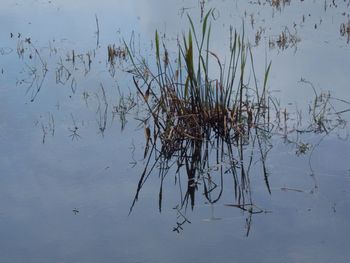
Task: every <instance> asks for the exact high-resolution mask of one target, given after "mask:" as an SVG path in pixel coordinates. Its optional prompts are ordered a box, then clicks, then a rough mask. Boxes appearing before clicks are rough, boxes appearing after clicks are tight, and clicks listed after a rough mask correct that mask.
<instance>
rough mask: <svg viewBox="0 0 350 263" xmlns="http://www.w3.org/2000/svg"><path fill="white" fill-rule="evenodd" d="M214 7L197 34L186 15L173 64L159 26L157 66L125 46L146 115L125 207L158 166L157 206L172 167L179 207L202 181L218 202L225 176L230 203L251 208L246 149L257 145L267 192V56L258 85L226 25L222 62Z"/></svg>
mask: <svg viewBox="0 0 350 263" xmlns="http://www.w3.org/2000/svg"><path fill="white" fill-rule="evenodd" d="M211 14H212V11H209V12H208V13H207V14H206V15H205V16H204V18H203V20H202V22H201V24H200V27H201V32H200V33H198V32H196V29H195V26H194V23H193V21H192V19H191V18H190V17H188V20H189V24H190V29H189V31H188V34H186V35H183V38H182V40H181V41H178V45H177V47H178V52H177V58H176V60H175V61H176V62H175V63H172V61H173V60H172V58H170V56H169V52H168V50H167V47H166V45H165V43H163V42H162V41H161V40H160V38H159V34H158V32H157V31H156V32H155V61H156V63H155V68H154V69H153V68H151V67H150V66H148V65H147V64H146V62H145V60H144V59H143V58H138V57H135V56H133V55H132V54H131V52H128V53H129V56H130V60H131V62H132V67H133V70H132V71H130V72H133V80H134V84H135V87H136V89H137V91H138V93H139V95H140V97H141V98H142V99H143V102H144V104H145V107H146V109H147V115H146V116H145V118H144V119H143V123H144V129H145V138H146V142H145V144H146V145H145V151H144V158H145V167H144V170H143V172H142V174H141V177H140V179H139V183H138V186H137V190H136V194H135V198H134V201H133V204H132V206H131V208H130V212H131V211H132V208H133V207H134V205H135V202H136V201H137V200H138V198H139V195H140V191H141V189H142V187H143V185H144V184H145V182H146V181H147V179H148V178H149V176H150V175H151V174H152V172H154V171H156V170H157V171H158V173H159V177H160V180H161V184H160V189H159V210H160V211H161V209H162V199H163V183H164V181H165V179H166V176H167V174H169V173H170V171H171V173H172V174H175V184H177V185H178V186H179V188H180V202H179V205H178V206H177V208H176V209H177V210H178V211H181V209H183V208H186V207H187V206H188V205H190V206H191V208H193V207H194V205H195V193H196V191H197V190H199V189H200V188H202V189H203V195H204V197H205V199H206V201H207V202H209V203H211V204H213V203H215V202H217V201H218V200H219V199H220V197H221V196H222V193H223V190H224V188H223V184H224V180H228V179H230V180H232V182H233V184H232V185H233V187H232V191H233V193H234V198H233V200H232V203H233V204H234V205H235V206H236V207H239V208H241V209H243V210H245V211H248V212H250V213H255V212H257V211H255V210H254V206H253V203H252V200H251V193H250V179H249V171H250V168H251V166H252V164H253V163H256V162H253V160H252V159H253V154H251V153H252V152H253V151H256V150H257V151H258V152H259V155H258V156H259V157H258V163H260V164H261V168H262V170H261V171H262V173H261V174H262V175H261V180H262V182H265V184H266V186H267V188H266V189H267V191H268V192H269V191H270V188H269V184H268V172H267V169H266V166H265V159H266V153H267V151H268V149H269V145H268V136H267V133H268V130H269V127H270V126H269V122H270V121H269V118H270V110H269V102H268V101H269V100H270V98H269V96H268V91H267V80H268V75H269V70H270V67H271V63H270V64H269V65H266V67H265V74H264V76H263V82H262V83H261V84H260V85H259V84H258V83H259V82H258V80H257V77H256V74H255V68H254V57H253V53H252V50H251V47H250V45H249V44H248V43H247V42H246V41H245V36H244V29H243V32H242V34H241V35H240V34H239V33H237V32H236V31H234V30H233V29H232V28H231V30H230V36H231V37H230V46H229V59H228V63H227V64H223V63H222V62H221V59H220V58H219V56H218V55H217V54H216V53H215V52H214V51H213V50H211V47H210V44H211V38H210V35H211V28H212V27H211V23H210V16H211ZM246 155H247V156H246ZM246 157H247V158H246ZM182 176H185V178H182ZM182 189H186V190H184V191H183V190H182ZM262 211H263V210H259V211H258V212H262Z"/></svg>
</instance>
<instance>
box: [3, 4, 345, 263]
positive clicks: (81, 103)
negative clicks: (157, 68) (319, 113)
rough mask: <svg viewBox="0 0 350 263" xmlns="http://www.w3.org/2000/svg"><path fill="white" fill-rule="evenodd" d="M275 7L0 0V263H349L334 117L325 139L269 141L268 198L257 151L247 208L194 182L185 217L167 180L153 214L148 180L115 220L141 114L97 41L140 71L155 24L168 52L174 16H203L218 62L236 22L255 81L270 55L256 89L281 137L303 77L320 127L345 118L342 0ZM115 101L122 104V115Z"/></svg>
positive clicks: (297, 108)
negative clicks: (271, 104) (273, 107)
mask: <svg viewBox="0 0 350 263" xmlns="http://www.w3.org/2000/svg"><path fill="white" fill-rule="evenodd" d="M277 2H278V1H250V2H248V1H243V0H235V1H228V0H226V1H170V0H167V1H156V0H151V1H146V0H141V1H126V0H125V1H124V0H120V1H113V0H101V1H82V0H77V1H74V2H72V1H66V0H57V1H55V0H51V1H46V0H45V1H44V0H36V1H35V0H27V1H24V0H22V1H10V0H4V1H2V3H1V7H0V71H1V74H0V142H1V148H0V153H1V154H0V262H11V263H12V262H33V263H34V262H35V263H37V262H344V263H345V262H349V260H350V251H349V249H348V247H349V243H350V226H349V218H350V209H349V208H350V190H349V189H350V188H349V186H350V164H349V156H350V143H349V140H348V139H347V136H348V131H347V129H348V125H347V124H345V125H341V127H337V128H334V129H329V132H328V134H327V133H314V132H312V133H309V132H307V133H300V134H299V133H297V132H295V130H294V132H290V133H288V134H287V133H286V132H285V131H283V127H282V128H281V130H280V131H279V132H275V133H274V134H273V136H272V137H271V138H270V140H271V141H270V143H269V145H270V146H272V147H270V146H269V147H268V149H269V150H268V153H267V155H266V169H267V170H268V178H269V188H270V190H271V194H270V193H269V191H268V189H267V187H266V184H265V182H264V177H263V175H262V170H261V162H260V159H259V157H257V158H256V159H254V161H253V165H252V169H251V170H250V185H251V189H250V190H251V195H252V197H253V199H254V209H255V210H254V211H261V213H256V214H254V213H250V212H249V211H243V210H242V209H238V208H237V207H235V206H233V204H236V203H237V200H236V199H235V195H234V191H233V186H232V180H230V178H226V177H227V175H225V178H224V186H223V194H222V196H221V198H220V200H219V201H218V202H216V203H215V204H209V203H208V201H207V200H206V198H205V197H204V196H203V194H202V192H201V188H200V187H199V190H198V191H197V193H196V199H195V205H194V208H193V210H192V209H191V208H190V206H188V207H187V209H182V210H181V211H180V212H181V214H182V215H181V214H179V211H178V210H177V209H174V208H175V207H176V206H177V205H178V204H179V196H180V191H179V186H178V185H179V184H178V182H176V184H175V178H174V175H173V174H171V172H170V173H169V174H168V175H167V177H166V178H165V180H164V182H163V198H162V199H163V200H162V212H161V213H160V212H159V207H158V194H159V188H160V184H161V182H160V179H159V177H158V172H157V171H155V172H154V173H152V174H151V175H150V177H149V178H148V180H147V181H146V183H145V184H144V186H143V187H142V190H141V192H140V196H139V199H138V201H137V202H136V203H135V206H134V208H133V210H132V212H131V213H130V214H129V210H130V207H131V204H132V202H133V199H134V196H135V192H136V189H137V184H138V181H139V178H140V175H141V173H142V171H143V169H144V166H145V160H144V158H143V157H144V147H145V136H144V130H143V126H142V123H141V125H140V121H139V120H137V118H140V116H142V114H143V112H142V111H143V110H142V107H141V106H140V107H141V108H139V107H138V105H140V104H141V102H140V100H139V99H138V98H137V97H136V96H134V95H133V94H135V93H136V89H135V87H134V84H133V81H132V78H131V77H130V75H129V73H128V72H130V69H131V64H130V61H129V60H128V59H124V58H123V56H122V55H121V57H120V58H117V63H116V64H115V65H114V66H113V67H112V66H111V64H110V63H109V62H108V53H107V47H108V46H112V45H113V44H114V45H115V47H116V48H117V47H123V43H124V41H125V42H126V43H127V44H128V45H129V47H130V48H131V49H132V52H133V53H134V54H137V55H138V56H140V57H141V56H142V57H143V58H144V59H145V60H146V61H148V62H149V63H150V64H152V63H154V62H153V60H152V59H154V53H155V48H154V32H155V30H158V32H160V35H161V39H162V41H164V43H165V44H166V45H167V48H168V50H169V54H170V56H173V57H176V55H177V49H176V41H177V39H178V38H182V34H183V33H184V32H187V31H188V29H189V23H188V18H187V14H188V15H190V16H191V17H192V19H193V21H195V25H196V26H200V22H199V21H200V20H201V17H202V16H203V14H204V15H205V13H206V12H208V11H209V10H210V8H212V10H213V12H212V16H211V17H210V20H211V23H212V33H211V34H212V37H211V39H212V45H211V47H212V50H213V52H215V53H216V54H217V55H218V57H220V58H222V61H225V59H228V58H227V56H228V55H227V52H226V50H227V49H228V48H229V43H230V26H233V27H234V28H236V29H237V31H238V32H242V30H243V27H244V30H245V34H246V37H247V39H248V40H249V42H250V43H251V44H252V47H253V48H252V52H253V54H254V60H255V67H256V74H257V76H258V80H259V82H262V81H263V73H264V70H265V68H266V65H267V64H268V62H269V61H272V67H271V72H270V75H269V80H268V88H269V90H270V92H271V94H272V95H273V96H274V97H275V98H276V103H277V102H278V105H279V106H280V107H281V109H282V112H283V110H284V109H286V112H287V111H288V112H289V114H290V115H288V116H289V117H288V121H287V125H288V127H291V130H293V129H292V128H293V127H294V126H296V123H299V124H300V126H302V127H304V128H305V129H307V127H308V126H309V124H310V122H311V121H310V114H309V109H310V108H312V105H313V104H312V103H313V101H314V99H315V94H314V91H313V89H312V88H311V85H310V83H311V84H312V85H313V87H314V88H315V90H316V92H317V94H321V93H325V94H328V92H329V94H330V97H331V98H333V100H332V107H333V106H334V109H332V110H333V111H332V113H331V114H330V115H329V116H328V117H329V118H333V117H334V118H335V115H337V114H334V113H335V112H341V111H344V113H343V114H342V115H341V116H342V118H343V120H344V121H348V120H349V117H350V115H349V112H348V111H347V110H348V109H349V108H350V104H349V103H348V101H349V100H350V91H349V67H348V63H349V59H350V44H349V35H350V33H349V32H350V22H349V21H350V20H349V15H350V7H349V2H348V1H343V0H338V1H337V0H336V1H328V0H325V1H312V0H309V1H281V3H280V5H277V4H276V3H277ZM243 24H244V25H243ZM347 26H349V29H347ZM343 27H345V31H344V30H342V28H343ZM347 30H348V31H347ZM186 34H187V33H186ZM281 36H284V37H285V38H284V41H282V38H281ZM73 58H74V61H73ZM301 79H304V80H305V81H306V82H301V81H300V80H301ZM121 98H124V102H125V103H122V101H121ZM128 98H129V99H128ZM339 99H341V100H342V101H341V100H339ZM123 105H124V106H125V105H126V106H127V107H128V106H130V105H133V110H132V111H130V112H128V114H127V115H126V119H124V118H123V115H121V114H118V113H120V110H121V108H120V107H121V106H123ZM310 105H311V106H310ZM118 110H119V111H118ZM125 122H126V123H125ZM298 127H299V126H298ZM298 127H296V129H298ZM296 142H297V143H296ZM300 146H305V147H306V148H305V153H303V152H300V151H302V149H303V148H300ZM298 147H299V148H298ZM253 153H254V154H258V153H257V152H255V150H253ZM184 178H185V177H184ZM184 219H186V220H188V221H186V220H184ZM184 221H185V223H183V222H184ZM178 223H183V224H180V225H179V224H178ZM179 226H180V227H179ZM174 228H176V229H177V230H179V231H178V232H179V233H177V231H173V230H174Z"/></svg>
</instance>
